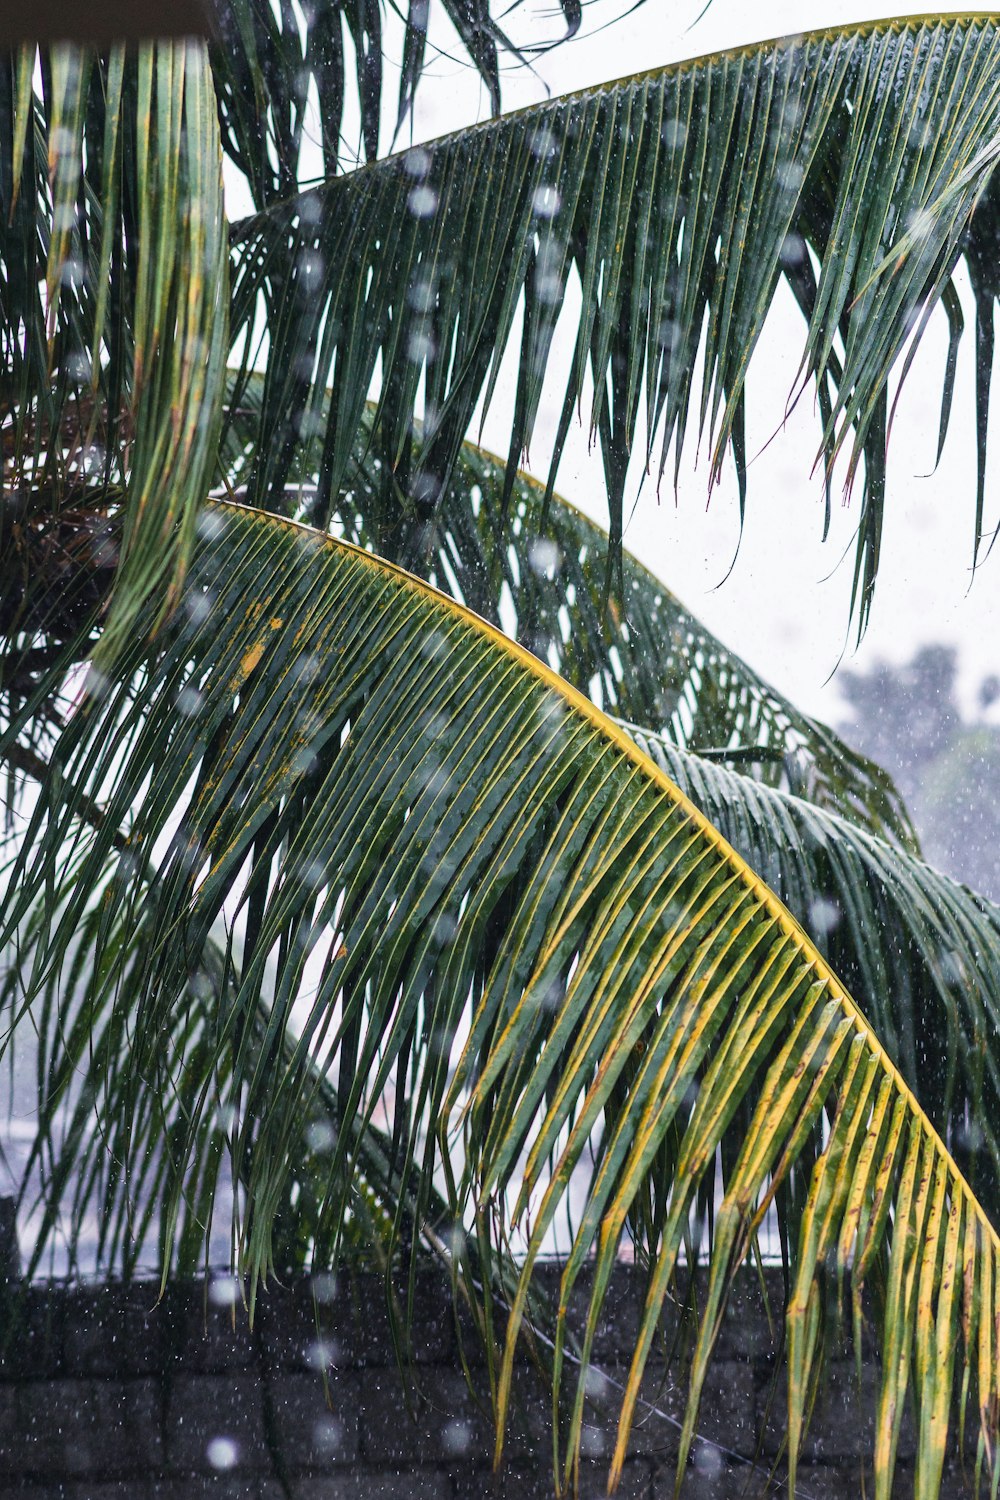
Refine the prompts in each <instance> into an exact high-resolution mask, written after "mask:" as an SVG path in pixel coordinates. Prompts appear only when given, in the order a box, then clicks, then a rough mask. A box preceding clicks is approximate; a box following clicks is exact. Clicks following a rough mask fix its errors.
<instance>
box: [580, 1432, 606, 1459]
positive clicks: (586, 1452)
mask: <svg viewBox="0 0 1000 1500" xmlns="http://www.w3.org/2000/svg"><path fill="white" fill-rule="evenodd" d="M606 1451H607V1438H606V1437H605V1435H604V1433H603V1432H602V1431H601V1429H600V1428H599V1427H585V1428H584V1429H583V1431H582V1432H581V1433H580V1452H581V1453H582V1454H583V1456H584V1458H602V1457H603V1456H604V1454H605V1452H606Z"/></svg>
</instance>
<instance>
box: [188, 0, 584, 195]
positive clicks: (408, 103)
mask: <svg viewBox="0 0 1000 1500" xmlns="http://www.w3.org/2000/svg"><path fill="white" fill-rule="evenodd" d="M441 8H442V10H443V12H444V14H445V15H446V16H447V18H448V20H449V21H450V22H451V24H452V26H453V27H454V31H455V34H456V40H457V42H458V45H459V48H460V49H461V52H462V53H463V54H464V57H465V59H466V60H467V61H468V62H469V63H470V64H471V65H472V66H473V67H474V68H475V69H476V71H477V72H478V73H479V75H480V77H481V78H482V81H483V83H484V84H485V86H486V89H487V92H488V94H489V100H490V106H491V108H492V110H493V112H494V113H498V112H499V109H500V93H501V81H500V73H501V58H504V57H505V58H509V59H514V60H517V61H519V62H521V63H522V64H525V65H527V64H528V59H529V57H530V55H533V54H537V53H539V52H544V51H547V50H549V49H550V48H551V47H554V46H557V45H559V44H560V43H561V42H563V41H568V40H569V39H570V38H571V37H573V36H575V35H576V33H577V31H578V30H579V27H580V21H581V18H582V13H583V12H582V6H581V4H580V0H558V12H555V11H553V12H551V13H550V14H549V15H548V16H547V17H546V21H545V23H544V31H542V32H537V33H536V34H535V35H533V36H532V37H531V39H530V40H528V41H527V42H525V43H524V44H523V45H519V44H518V43H517V42H516V41H515V40H513V39H512V38H511V36H509V35H508V33H507V30H505V18H506V17H507V16H508V15H509V13H510V7H504V6H499V5H493V6H491V5H490V4H489V0H441ZM213 11H214V19H215V25H216V31H217V33H218V39H217V42H216V45H215V48H214V49H213V70H214V73H215V80H216V87H217V90H218V99H219V115H220V120H221V125H222V139H223V143H224V145H225V149H226V152H227V154H228V155H229V156H230V158H231V159H232V161H233V162H234V163H235V165H236V166H237V167H238V168H239V169H240V171H241V172H242V173H243V174H244V176H245V178H246V180H247V183H248V185H249V188H250V191H251V193H252V194H253V200H254V203H255V204H256V205H257V207H258V208H265V207H266V206H267V205H268V204H270V203H273V202H275V201H280V200H281V199H284V198H288V197H290V196H291V195H292V194H293V193H295V192H297V191H298V189H299V187H300V186H302V185H305V183H306V182H307V181H308V180H309V178H310V177H312V178H313V179H314V178H315V175H316V173H315V165H316V164H315V162H314V163H312V167H313V170H312V172H311V173H310V171H309V163H308V160H306V161H304V160H303V144H304V143H305V142H306V141H307V140H308V134H309V132H308V124H309V117H308V116H309V105H310V91H311V90H314V91H315V97H316V100H317V101H318V104H319V109H318V111H317V115H316V117H315V120H314V123H315V124H318V127H319V131H320V145H321V147H322V163H321V165H322V174H323V175H324V176H326V177H334V176H335V175H337V174H338V173H339V172H341V171H342V170H344V167H345V165H346V166H352V165H356V163H357V159H358V148H359V147H360V155H361V157H362V158H363V159H364V160H366V161H373V160H374V159H375V157H376V156H377V155H378V154H379V146H380V136H381V133H382V127H383V119H382V115H383V105H382V88H383V62H384V58H383V50H384V43H383V30H384V27H385V22H386V20H389V21H390V22H391V21H392V20H393V19H394V18H395V16H399V17H401V18H402V20H403V22H404V27H405V30H404V33H403V55H402V59H401V66H400V77H399V93H398V103H397V117H396V128H395V133H394V138H395V136H398V135H399V133H400V131H401V130H402V128H403V126H404V124H405V122H406V119H407V117H408V115H409V114H410V112H411V110H412V108H413V103H414V99H415V97H416V92H417V89H418V87H419V84H420V80H421V77H422V75H423V72H424V69H425V65H426V62H427V45H428V27H429V25H430V23H431V19H432V11H433V6H432V4H431V3H430V0H408V3H407V5H406V6H405V7H402V6H400V7H397V6H395V5H393V6H388V5H387V4H385V3H384V0H351V3H350V4H347V5H334V4H332V3H330V0H320V3H318V4H316V5H312V6H309V7H306V8H304V9H303V10H301V11H299V10H293V9H292V7H291V6H281V7H277V6H272V5H268V4H262V3H260V0H216V4H215V5H214V6H213ZM557 13H558V15H559V17H560V20H561V33H560V28H559V22H556V24H555V25H553V20H554V18H555V15H556V14H557ZM533 29H534V28H533ZM436 55H437V51H436V48H434V49H433V50H432V58H433V57H434V56H436ZM352 57H353V71H354V77H353V78H352V79H349V78H348V68H349V66H350V64H351V61H352ZM354 109H357V111H358V114H359V129H360V141H359V142H357V143H356V142H354V141H353V140H351V139H350V138H347V139H345V136H344V129H345V114H346V117H347V120H350V119H351V117H352V114H353V112H354ZM265 143H266V146H265Z"/></svg>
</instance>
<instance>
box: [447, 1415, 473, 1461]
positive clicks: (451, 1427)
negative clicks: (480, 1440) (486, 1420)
mask: <svg viewBox="0 0 1000 1500" xmlns="http://www.w3.org/2000/svg"><path fill="white" fill-rule="evenodd" d="M471 1446H472V1428H471V1427H470V1426H469V1424H468V1422H461V1421H458V1420H456V1421H453V1422H446V1423H445V1425H444V1427H443V1428H442V1429H441V1447H442V1448H443V1449H444V1451H445V1453H447V1454H448V1455H449V1457H451V1458H455V1457H457V1456H458V1455H459V1454H462V1453H468V1451H469V1449H470V1448H471Z"/></svg>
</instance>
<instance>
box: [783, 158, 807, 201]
mask: <svg viewBox="0 0 1000 1500" xmlns="http://www.w3.org/2000/svg"><path fill="white" fill-rule="evenodd" d="M775 175H776V176H777V179H778V182H779V183H780V185H781V186H782V187H783V188H784V189H785V191H786V192H788V193H797V192H798V190H799V188H800V187H801V186H802V182H803V179H804V177H805V175H806V174H805V168H804V167H803V165H802V163H801V162H800V161H782V162H779V163H778V165H777V167H776V169H775Z"/></svg>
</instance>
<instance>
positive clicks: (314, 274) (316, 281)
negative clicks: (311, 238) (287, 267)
mask: <svg viewBox="0 0 1000 1500" xmlns="http://www.w3.org/2000/svg"><path fill="white" fill-rule="evenodd" d="M296 270H297V272H298V279H299V288H300V290H301V291H302V292H303V293H304V294H305V295H306V296H308V295H309V294H310V293H311V292H315V291H318V289H319V285H320V282H321V281H322V279H323V257H322V256H321V255H320V254H319V252H318V251H317V250H304V251H303V252H302V254H301V255H300V256H299V258H298V261H297V263H296Z"/></svg>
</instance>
